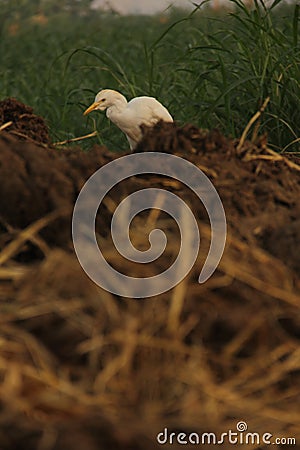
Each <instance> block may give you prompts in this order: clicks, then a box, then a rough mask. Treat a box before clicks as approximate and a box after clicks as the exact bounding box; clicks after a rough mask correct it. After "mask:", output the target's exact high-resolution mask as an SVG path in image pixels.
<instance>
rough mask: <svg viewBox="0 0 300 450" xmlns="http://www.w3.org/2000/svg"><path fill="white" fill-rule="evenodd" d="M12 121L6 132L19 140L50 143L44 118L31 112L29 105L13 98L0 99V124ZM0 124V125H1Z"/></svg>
mask: <svg viewBox="0 0 300 450" xmlns="http://www.w3.org/2000/svg"><path fill="white" fill-rule="evenodd" d="M8 122H12V124H10V125H9V126H8V127H7V128H5V130H6V132H8V133H11V134H14V135H15V136H17V137H18V138H19V139H21V140H33V141H35V142H40V143H41V142H42V143H45V144H49V143H50V137H49V133H48V128H47V126H46V123H45V120H44V119H43V118H42V117H40V116H37V115H36V114H34V113H33V109H32V108H30V106H27V105H24V104H23V103H21V102H18V101H17V100H16V99H14V98H7V99H5V100H2V101H0V124H1V125H5V124H8ZM1 125H0V126H1Z"/></svg>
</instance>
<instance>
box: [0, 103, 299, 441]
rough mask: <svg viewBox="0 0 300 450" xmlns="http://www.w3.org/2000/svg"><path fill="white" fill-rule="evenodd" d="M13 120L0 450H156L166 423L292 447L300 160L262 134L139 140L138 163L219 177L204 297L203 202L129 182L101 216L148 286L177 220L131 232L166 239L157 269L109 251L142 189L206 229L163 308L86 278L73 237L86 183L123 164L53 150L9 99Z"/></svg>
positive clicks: (155, 132)
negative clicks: (166, 156) (118, 219)
mask: <svg viewBox="0 0 300 450" xmlns="http://www.w3.org/2000/svg"><path fill="white" fill-rule="evenodd" d="M10 121H12V122H13V123H12V124H11V125H9V126H7V127H5V128H4V129H2V131H0V178H1V184H0V199H1V200H0V201H1V208H0V325H1V327H0V420H1V430H0V449H1V450H8V449H13V448H19V447H23V448H24V446H25V447H26V448H28V449H43V450H44V449H46V450H48V449H49V450H50V449H55V450H60V449H73V448H76V449H86V450H93V449H98V450H99V449H100V450H102V449H103V450H108V449H131V450H135V449H140V450H148V449H149V450H150V449H151V450H152V449H153V448H159V446H158V444H157V443H156V435H157V433H158V432H160V431H162V430H163V429H164V428H165V427H168V429H169V430H170V432H171V431H174V432H177V433H178V432H180V431H182V432H186V433H190V432H198V433H204V432H215V433H217V434H218V435H220V434H221V433H222V432H226V431H228V430H229V429H232V430H233V431H236V424H237V422H239V421H242V420H243V421H246V422H247V424H248V430H249V431H251V432H254V431H256V432H258V433H261V435H262V434H263V433H266V432H270V433H272V434H273V436H274V438H275V437H283V436H285V437H295V438H297V439H298V442H299V439H300V412H299V401H300V376H299V375H300V350H299V348H300V347H299V344H300V276H299V273H300V256H299V246H300V203H299V195H300V166H299V163H300V159H299V158H297V156H293V158H292V157H291V158H288V157H284V156H281V155H276V154H274V153H273V152H272V151H271V150H270V149H269V148H268V144H267V139H266V138H265V137H261V138H259V139H256V141H255V142H254V143H252V142H249V141H246V142H244V143H243V145H239V141H235V140H232V139H228V138H226V137H224V136H222V135H221V134H220V133H219V132H218V131H211V132H206V131H203V130H199V129H198V128H197V127H195V126H192V125H186V126H184V127H178V126H176V125H175V124H163V123H160V124H158V125H157V126H156V127H155V128H154V129H152V130H145V136H144V139H143V141H142V142H141V143H140V144H139V146H138V148H137V149H136V151H138V152H143V151H164V152H171V153H173V154H176V155H179V156H182V157H184V158H185V159H188V160H189V161H191V162H193V163H194V164H196V165H197V166H198V167H199V168H200V169H201V170H203V171H204V173H206V175H207V176H208V177H209V178H210V179H211V180H212V182H213V184H214V186H215V187H216V189H217V190H218V192H219V195H220V197H221V199H222V202H223V205H224V209H225V212H226V218H227V222H228V238H227V245H226V249H225V252H224V255H223V258H222V260H221V263H220V265H219V267H218V270H217V271H216V273H215V274H214V275H213V277H211V278H210V279H209V280H208V281H207V282H206V283H205V284H203V285H199V284H198V283H197V276H198V274H199V264H200V263H201V261H203V257H204V256H205V254H206V252H207V249H208V245H209V239H210V232H209V225H208V219H207V216H206V213H205V210H204V208H203V207H202V205H201V204H199V200H198V199H197V198H196V197H195V196H194V194H192V193H191V192H190V191H189V190H188V189H187V188H185V187H184V186H183V185H181V184H180V183H178V182H174V181H173V182H171V180H170V179H168V178H162V177H155V176H150V175H149V176H146V177H144V178H141V177H134V178H132V179H130V180H128V181H127V182H123V183H121V184H120V185H118V186H117V187H115V188H114V189H113V190H112V191H111V192H110V194H109V195H108V196H107V198H106V199H105V202H104V205H103V206H102V207H101V209H100V212H99V215H98V219H97V231H98V233H99V235H101V236H102V238H103V242H104V244H103V253H104V254H105V255H106V256H107V259H108V261H109V262H110V263H111V264H112V265H114V266H115V267H117V268H118V267H119V268H123V270H124V267H126V268H127V271H128V273H129V274H130V275H134V276H150V275H152V274H153V273H159V272H160V271H161V267H163V268H164V269H165V268H167V267H168V266H169V265H170V261H171V260H172V258H173V257H174V253H175V251H174V249H178V242H179V236H178V232H177V230H176V227H175V226H174V224H173V223H172V220H171V219H168V218H167V217H166V216H165V215H163V214H161V215H159V216H155V215H153V216H151V212H150V218H149V217H146V221H145V217H144V216H143V215H141V217H140V218H138V219H136V220H135V221H134V223H133V225H132V226H133V235H134V239H135V241H136V242H138V243H139V244H141V243H143V242H144V243H145V241H147V236H148V232H149V230H150V229H152V228H163V229H166V232H168V234H169V235H170V236H171V239H170V241H169V244H168V246H167V248H166V251H165V253H164V255H163V256H162V257H161V258H159V261H158V262H157V263H156V264H153V265H144V266H143V267H141V265H138V264H135V265H134V264H131V265H130V264H128V265H126V263H125V264H124V261H123V259H122V258H121V257H119V256H118V254H116V253H113V252H112V251H111V249H112V242H111V240H110V237H109V225H110V220H111V216H112V213H113V211H114V208H115V206H116V205H117V204H118V203H119V202H120V200H121V199H123V198H124V197H126V195H128V193H130V192H133V191H135V190H137V189H141V188H144V187H148V186H157V187H163V188H165V189H169V190H172V191H174V193H176V194H177V195H179V196H181V197H182V198H183V199H184V200H185V201H186V202H187V203H189V204H190V205H191V207H192V210H193V212H194V214H195V216H196V217H197V218H198V219H199V228H200V233H201V251H200V255H199V260H198V261H197V263H196V264H195V267H194V268H193V270H192V272H191V274H190V275H189V276H188V277H187V278H186V279H185V280H184V282H182V283H181V284H179V285H178V286H177V287H176V288H174V289H173V290H171V291H170V292H167V293H165V294H161V295H160V296H157V297H154V298H150V299H144V300H133V299H123V298H118V297H116V296H113V295H112V294H109V293H107V292H106V291H104V290H102V289H100V288H98V287H97V286H96V285H94V284H93V283H92V282H91V281H90V280H89V278H88V277H87V276H86V275H85V273H84V272H83V270H82V269H81V267H80V265H79V263H78V262H77V259H76V257H75V255H74V251H73V245H72V240H71V231H70V230H71V214H72V208H73V206H74V203H75V200H76V198H77V196H78V194H79V192H80V189H81V187H82V186H83V184H84V182H85V181H86V180H87V178H88V177H89V176H90V175H91V174H92V173H94V172H95V171H96V170H97V169H98V168H99V167H101V166H102V165H104V164H106V163H107V162H109V161H111V160H113V159H114V158H117V157H118V155H117V154H114V153H111V152H109V151H108V150H107V149H106V148H105V147H99V146H94V147H92V148H91V150H90V151H89V152H87V153H86V152H83V151H82V150H81V149H80V148H79V147H73V148H71V147H69V148H65V147H60V148H54V147H53V146H51V144H50V141H49V135H48V130H47V127H46V125H45V122H44V121H43V119H42V118H40V117H38V116H35V115H34V114H33V111H32V109H31V108H29V107H27V106H25V105H22V104H20V103H19V102H17V101H15V100H13V99H8V100H5V101H3V102H0V129H1V126H2V125H3V124H6V123H8V122H10ZM33 141H35V142H33ZM151 217H152V220H150V219H151ZM150 225H151V227H150ZM147 227H148V228H149V230H148V228H147ZM150 266H151V267H150ZM197 267H198V270H197ZM224 445H225V447H224V448H227V447H229V446H230V445H229V444H228V443H227V445H226V444H224ZM165 447H166V448H174V449H179V448H181V447H182V445H180V444H178V443H177V444H176V443H175V444H173V445H168V446H165ZM185 447H186V448H193V447H195V446H189V445H186V446H185ZM200 447H201V448H210V447H211V445H208V444H203V445H200ZM267 447H268V446H267V445H264V444H262V443H260V444H254V445H253V446H252V447H251V448H253V449H254V448H257V449H265V448H267ZM248 448H250V447H249V446H248ZM273 448H289V447H287V446H281V447H280V445H273ZM292 448H300V447H299V446H293V447H292Z"/></svg>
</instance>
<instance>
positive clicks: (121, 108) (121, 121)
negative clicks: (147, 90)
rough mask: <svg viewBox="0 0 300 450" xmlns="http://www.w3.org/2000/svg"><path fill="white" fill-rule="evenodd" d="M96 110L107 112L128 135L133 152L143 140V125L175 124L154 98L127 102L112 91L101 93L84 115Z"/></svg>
mask: <svg viewBox="0 0 300 450" xmlns="http://www.w3.org/2000/svg"><path fill="white" fill-rule="evenodd" d="M96 109H99V110H101V111H105V110H106V115H107V117H108V118H109V119H110V120H111V121H112V122H113V123H114V124H115V125H116V126H117V127H118V128H120V130H122V131H123V133H125V134H126V137H127V139H128V142H129V144H130V148H131V150H133V149H134V148H135V147H136V145H137V143H138V142H139V141H140V140H141V137H142V130H141V125H146V126H148V127H152V126H154V125H155V124H156V123H157V122H159V121H160V120H163V121H164V122H173V118H172V116H171V114H170V113H169V111H168V110H167V108H165V107H164V106H163V105H162V104H161V103H159V101H157V100H156V99H155V98H154V97H135V98H133V99H132V100H130V101H129V102H127V99H126V98H125V97H124V95H122V94H121V93H120V92H117V91H114V90H111V89H103V90H102V91H100V92H99V93H98V94H97V95H96V98H95V101H94V103H93V104H92V105H91V106H90V107H89V108H88V109H87V110H86V111H85V112H84V114H85V115H86V114H89V113H90V112H91V111H93V110H96Z"/></svg>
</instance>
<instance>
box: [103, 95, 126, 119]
mask: <svg viewBox="0 0 300 450" xmlns="http://www.w3.org/2000/svg"><path fill="white" fill-rule="evenodd" d="M126 106H127V100H126V98H125V97H124V95H121V94H120V96H118V98H116V99H114V103H113V104H112V105H110V106H109V107H108V108H107V110H106V115H107V117H108V118H109V119H112V118H113V116H115V115H118V114H121V113H122V112H123V111H124V109H126Z"/></svg>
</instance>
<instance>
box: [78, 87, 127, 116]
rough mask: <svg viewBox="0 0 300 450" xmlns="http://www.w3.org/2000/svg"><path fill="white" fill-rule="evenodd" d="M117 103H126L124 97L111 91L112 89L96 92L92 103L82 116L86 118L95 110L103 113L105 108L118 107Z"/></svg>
mask: <svg viewBox="0 0 300 450" xmlns="http://www.w3.org/2000/svg"><path fill="white" fill-rule="evenodd" d="M119 103H122V104H126V103H127V100H126V98H125V97H124V95H122V94H120V92H117V91H113V90H112V89H103V90H102V91H100V92H98V94H97V95H96V97H95V101H94V103H92V104H91V106H89V107H88V108H87V109H86V110H85V111H84V113H83V114H84V115H85V116H86V115H87V114H89V113H90V112H91V111H94V110H97V109H98V110H100V111H105V110H106V109H107V108H109V107H111V106H114V105H118V104H119Z"/></svg>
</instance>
